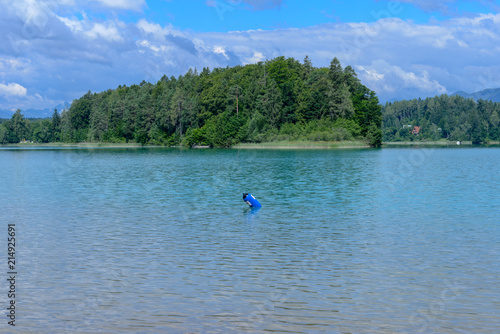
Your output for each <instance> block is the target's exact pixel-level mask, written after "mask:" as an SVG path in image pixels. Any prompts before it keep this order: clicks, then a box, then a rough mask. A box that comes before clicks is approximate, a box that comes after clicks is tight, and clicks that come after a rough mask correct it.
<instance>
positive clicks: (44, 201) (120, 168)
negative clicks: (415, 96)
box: [0, 147, 500, 333]
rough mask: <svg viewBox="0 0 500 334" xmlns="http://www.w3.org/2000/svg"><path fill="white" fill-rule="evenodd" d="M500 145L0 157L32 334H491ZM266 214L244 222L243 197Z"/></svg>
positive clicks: (23, 323)
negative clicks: (252, 199)
mask: <svg viewBox="0 0 500 334" xmlns="http://www.w3.org/2000/svg"><path fill="white" fill-rule="evenodd" d="M499 166H500V148H495V147H469V148H464V147H457V148H387V149H352V150H351V149H345V150H180V149H166V148H93V149H92V148H64V147H58V148H50V147H31V148H30V147H27V148H22V147H21V148H20V147H2V148H0V180H1V183H0V190H1V194H2V195H1V198H0V213H1V221H2V225H1V228H2V229H3V231H2V232H1V235H2V236H1V237H0V240H1V243H0V247H1V248H0V249H2V250H3V255H2V256H3V257H4V260H3V261H1V263H2V271H1V272H2V280H1V281H2V282H3V283H1V284H0V290H1V291H3V292H2V297H3V298H0V301H2V305H1V309H2V312H1V313H2V317H1V319H2V320H1V323H0V331H1V332H9V331H12V332H13V329H14V328H13V327H12V326H9V325H8V321H9V318H8V317H7V315H8V313H7V312H8V310H7V307H9V304H8V303H9V300H10V298H7V291H8V289H9V282H8V281H7V279H9V276H8V274H7V272H9V268H8V267H7V257H8V254H7V236H8V224H15V229H16V247H15V248H16V254H15V257H16V268H15V269H16V273H17V274H16V284H15V285H16V286H15V288H16V297H15V305H16V320H15V324H16V327H15V330H16V333H17V332H25V333H33V332H35V333H112V332H130V333H266V332H274V333H471V332H474V333H493V332H497V331H498V329H499V328H500V303H498V301H499V300H500V289H499V286H500V265H499V259H500V219H499V211H500V172H499ZM244 192H249V193H252V194H253V195H254V196H255V197H256V198H257V199H258V200H259V201H260V202H261V204H262V208H261V209H259V210H255V209H254V210H252V209H250V208H249V207H248V206H247V205H246V204H245V203H244V202H243V200H242V193H244Z"/></svg>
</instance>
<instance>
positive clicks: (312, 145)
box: [0, 141, 500, 150]
mask: <svg viewBox="0 0 500 334" xmlns="http://www.w3.org/2000/svg"><path fill="white" fill-rule="evenodd" d="M498 145H500V142H489V143H486V144H479V145H473V144H472V142H470V141H465V142H460V145H457V142H456V141H428V142H424V141H404V142H383V143H382V147H381V148H396V147H411V146H416V147H420V146H439V147H473V146H481V147H487V146H498ZM0 147H12V148H16V147H17V148H21V147H22V148H30V147H33V148H51V147H54V148H62V147H64V148H170V149H187V150H189V149H194V150H199V149H202V150H203V149H210V147H209V146H203V145H199V146H194V147H183V146H178V145H177V146H160V145H141V144H138V143H60V142H59V143H17V144H3V145H0ZM365 148H371V147H370V146H369V145H367V144H366V143H365V142H362V141H341V142H317V141H276V142H264V143H240V144H236V145H234V146H232V147H230V148H229V149H237V150H240V149H365Z"/></svg>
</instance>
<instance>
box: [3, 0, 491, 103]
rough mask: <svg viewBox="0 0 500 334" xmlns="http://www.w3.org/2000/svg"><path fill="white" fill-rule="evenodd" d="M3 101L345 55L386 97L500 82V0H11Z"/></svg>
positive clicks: (324, 62)
mask: <svg viewBox="0 0 500 334" xmlns="http://www.w3.org/2000/svg"><path fill="white" fill-rule="evenodd" d="M0 6H1V8H2V11H1V12H0V39H1V41H0V42H1V43H0V110H4V111H5V110H8V111H10V112H13V111H15V110H16V109H18V108H19V109H21V110H27V109H45V108H53V107H54V106H56V105H59V104H62V103H64V102H69V103H71V102H72V101H73V100H75V99H78V98H79V97H81V96H82V95H83V94H85V93H86V92H87V91H89V90H90V91H92V92H101V91H104V90H107V89H114V88H116V87H118V86H119V85H127V86H130V85H132V84H139V83H140V82H142V81H143V80H145V81H148V82H153V83H155V82H157V81H158V80H159V79H160V78H161V77H162V76H163V75H167V76H168V77H170V76H175V77H177V76H179V75H182V74H185V73H186V72H187V71H188V70H189V68H196V69H198V70H201V69H203V68H204V67H209V68H210V69H213V68H215V67H226V66H235V65H245V64H251V63H256V62H259V61H264V60H266V59H272V58H275V57H278V56H285V57H293V58H295V59H297V60H299V61H302V60H303V59H304V57H305V56H306V55H308V56H309V58H310V59H311V60H312V62H313V65H314V66H316V67H326V66H329V64H330V62H331V60H332V59H333V58H334V57H337V58H338V59H339V60H340V62H341V64H342V65H343V66H344V67H345V66H347V65H351V66H352V67H353V68H354V69H355V71H356V72H357V73H358V77H359V78H360V79H361V82H362V83H363V84H365V85H366V86H367V87H369V88H370V89H372V90H374V91H375V92H376V93H377V95H378V97H379V99H380V101H381V102H382V103H385V102H386V101H393V100H401V99H412V98H418V97H421V98H425V97H431V96H436V95H440V94H453V93H455V92H456V91H459V90H462V91H466V92H469V93H472V92H475V91H479V90H483V89H487V88H499V87H500V61H499V60H500V0H480V1H477V0H476V1H461V0H421V1H416V0H402V1H398V2H394V1H388V0H360V1H355V0H354V1H347V0H330V1H327V0H308V1H298V0H199V1H192V0H184V1H179V0H154V1H153V0H87V1H83V0H40V1H35V0H16V1H12V0H0Z"/></svg>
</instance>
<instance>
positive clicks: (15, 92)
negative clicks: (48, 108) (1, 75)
mask: <svg viewBox="0 0 500 334" xmlns="http://www.w3.org/2000/svg"><path fill="white" fill-rule="evenodd" d="M27 93H28V90H27V89H26V88H24V87H23V86H21V85H20V84H18V83H8V84H2V83H0V95H2V96H5V97H10V96H26V94H27Z"/></svg>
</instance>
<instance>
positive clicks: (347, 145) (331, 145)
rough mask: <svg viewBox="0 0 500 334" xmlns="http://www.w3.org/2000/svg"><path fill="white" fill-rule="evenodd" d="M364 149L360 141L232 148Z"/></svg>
mask: <svg viewBox="0 0 500 334" xmlns="http://www.w3.org/2000/svg"><path fill="white" fill-rule="evenodd" d="M366 147H370V146H369V145H367V144H366V143H365V142H361V141H341V142H327V141H275V142H266V143H241V144H237V145H234V146H233V148H236V149H260V148H261V149H332V148H366Z"/></svg>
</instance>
